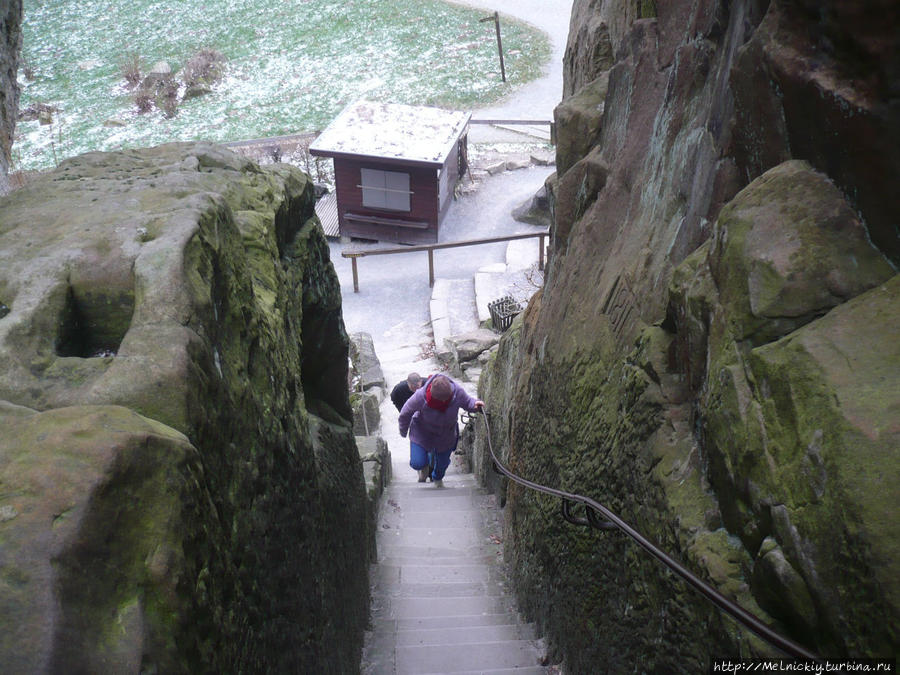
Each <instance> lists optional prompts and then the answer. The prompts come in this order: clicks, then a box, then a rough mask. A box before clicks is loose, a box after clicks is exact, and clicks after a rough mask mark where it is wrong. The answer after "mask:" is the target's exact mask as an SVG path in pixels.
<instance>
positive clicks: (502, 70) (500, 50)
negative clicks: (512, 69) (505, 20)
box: [494, 12, 506, 82]
mask: <svg viewBox="0 0 900 675" xmlns="http://www.w3.org/2000/svg"><path fill="white" fill-rule="evenodd" d="M494 27H495V28H496V29H497V52H498V53H499V54H500V77H502V78H503V81H504V82H506V67H505V66H504V65H503V42H501V40H500V12H494Z"/></svg>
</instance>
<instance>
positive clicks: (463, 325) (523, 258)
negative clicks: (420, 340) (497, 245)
mask: <svg viewBox="0 0 900 675" xmlns="http://www.w3.org/2000/svg"><path fill="white" fill-rule="evenodd" d="M537 260H538V239H518V240H514V241H511V242H509V244H508V245H507V247H506V262H501V263H495V264H493V265H487V266H485V267H482V268H481V269H480V270H478V272H476V274H475V277H474V278H473V279H435V282H434V288H433V289H432V293H431V327H432V331H433V333H434V345H435V351H436V352H440V351H441V350H442V349H443V348H444V340H445V339H446V338H449V337H453V336H457V335H462V334H463V333H468V332H470V331H473V330H475V329H476V328H478V327H479V326H485V325H489V323H488V322H489V321H490V318H491V316H490V312H489V310H488V304H489V303H490V302H492V301H494V300H496V299H498V298H501V297H503V296H507V295H508V296H511V297H513V298H514V299H515V300H518V301H519V302H520V303H521V304H522V305H524V304H525V303H526V302H527V301H528V299H529V298H530V297H531V296H532V295H533V294H534V293H535V291H537V289H538V287H539V285H540V284H542V283H543V272H540V271H538V270H537Z"/></svg>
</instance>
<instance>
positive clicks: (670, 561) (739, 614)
mask: <svg viewBox="0 0 900 675" xmlns="http://www.w3.org/2000/svg"><path fill="white" fill-rule="evenodd" d="M482 412H483V414H482V418H483V419H484V428H485V434H486V436H487V447H488V451H489V452H490V455H491V462H492V463H493V467H494V471H496V472H497V473H501V474H503V475H504V476H506V477H507V478H509V479H510V480H511V481H513V482H515V483H518V484H519V485H523V486H525V487H527V488H529V489H531V490H536V491H538V492H543V493H544V494H548V495H552V496H554V497H559V498H560V499H561V500H562V517H563V518H564V519H565V520H566V521H568V522H570V523H572V524H573V525H584V526H587V527H592V528H594V529H597V530H606V531H608V530H621V531H622V532H624V533H625V534H627V535H628V536H629V537H631V538H632V539H633V540H634V541H636V542H637V543H638V545H640V546H641V547H642V548H643V549H644V550H645V551H647V552H648V553H649V554H650V555H652V556H653V557H654V558H656V559H657V560H658V561H659V562H661V563H662V564H664V565H665V566H666V567H668V568H669V569H670V570H672V571H673V572H675V574H677V575H678V576H680V577H681V578H682V579H684V581H686V582H687V583H688V585H690V586H691V587H692V588H693V589H694V590H695V591H697V592H698V593H700V594H701V595H702V596H704V597H705V598H706V599H707V600H709V601H710V602H711V603H713V604H714V605H715V606H716V607H718V608H719V609H720V610H722V611H723V612H725V613H726V614H728V615H730V616H731V617H732V618H734V619H735V620H736V621H737V622H738V623H740V624H741V625H742V626H744V627H746V628H748V629H749V630H751V631H752V632H753V633H755V634H756V635H758V636H759V637H760V638H762V639H763V640H765V641H766V642H768V643H769V644H771V645H772V646H774V647H776V648H777V649H779V650H781V651H782V652H784V653H785V654H787V655H789V656H792V657H794V658H798V659H807V660H813V661H820V660H821V659H820V658H819V657H818V656H816V655H815V654H814V653H812V652H811V651H809V650H807V649H806V648H805V647H803V646H801V645H799V644H797V643H796V642H793V641H792V640H789V639H788V638H786V637H784V636H783V635H779V634H778V633H776V632H775V631H774V630H772V629H771V628H770V627H769V626H768V625H766V624H765V623H764V622H763V621H762V619H760V618H759V617H758V616H756V615H755V614H753V613H751V612H748V611H747V610H746V609H744V608H743V607H741V606H740V605H738V604H737V603H735V602H734V601H733V600H730V599H728V598H726V597H725V596H724V595H722V594H721V593H720V592H719V591H717V590H716V589H715V588H713V587H712V586H710V585H709V584H708V583H706V582H705V581H703V580H702V579H701V578H700V577H698V576H697V575H696V574H694V573H693V572H691V571H690V570H689V569H687V568H686V567H685V566H684V565H682V564H681V563H680V562H678V561H677V560H675V559H674V558H672V557H671V556H670V555H668V554H667V553H665V552H664V551H662V550H660V549H659V548H658V547H657V546H655V545H654V544H653V543H652V542H651V541H650V540H648V539H647V538H646V537H645V536H643V535H642V534H641V533H640V532H638V531H637V530H635V529H634V528H633V527H631V526H630V525H629V524H628V523H626V522H625V521H624V520H622V519H621V518H619V516H617V515H616V514H615V513H613V512H612V511H610V510H609V509H608V508H606V507H605V506H603V505H602V504H600V503H598V502H596V501H594V500H593V499H591V498H590V497H584V496H582V495H577V494H572V493H569V492H564V491H563V490H557V489H554V488H551V487H547V486H546V485H540V484H539V483H535V482H532V481H530V480H528V479H526V478H522V477H521V476H518V475H516V474H514V473H513V472H512V471H510V470H509V469H507V468H506V467H505V466H503V464H502V463H501V462H500V460H499V458H498V457H497V455H495V454H494V447H493V444H492V442H491V427H490V422H489V421H488V415H487V413H486V412H484V411H482ZM470 419H471V418H470ZM577 504H582V505H584V510H585V517H578V516H576V515H574V514H573V512H572V507H573V506H574V505H577ZM598 514H600V515H599V516H598ZM600 516H602V518H601V517H600ZM604 519H605V520H604Z"/></svg>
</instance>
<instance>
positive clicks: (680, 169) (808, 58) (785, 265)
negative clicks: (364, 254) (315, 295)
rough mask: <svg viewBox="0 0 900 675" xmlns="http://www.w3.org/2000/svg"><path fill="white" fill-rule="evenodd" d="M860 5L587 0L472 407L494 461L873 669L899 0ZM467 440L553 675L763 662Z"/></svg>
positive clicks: (898, 373) (887, 551)
mask: <svg viewBox="0 0 900 675" xmlns="http://www.w3.org/2000/svg"><path fill="white" fill-rule="evenodd" d="M859 7H860V6H859V5H858V4H857V3H849V2H840V1H836V2H829V3H825V4H824V5H823V4H822V3H810V2H793V1H790V0H773V1H772V2H756V1H755V0H738V1H737V2H724V1H721V0H700V1H699V2H687V1H684V2H682V1H681V0H675V1H673V2H655V3H654V2H640V3H635V2H630V1H629V2H625V1H624V0H605V1H603V0H576V2H575V5H574V8H573V22H572V26H571V30H570V36H569V45H568V47H567V50H566V61H565V68H564V72H565V77H566V82H565V86H564V91H565V95H566V98H565V100H564V101H563V102H562V103H561V105H560V106H559V108H558V110H557V123H558V130H557V135H558V139H559V148H558V156H557V169H558V171H557V175H556V176H555V177H554V178H552V179H551V180H550V181H548V188H549V190H550V193H551V203H552V207H553V216H554V225H553V228H552V239H553V241H552V244H551V247H552V251H551V259H550V264H549V267H548V271H547V276H546V284H545V288H544V289H543V290H542V291H541V292H539V293H538V294H537V295H535V297H534V298H533V299H532V301H531V303H530V304H529V306H528V308H527V309H526V311H525V312H524V313H523V314H522V315H520V317H519V318H518V319H517V320H516V322H515V324H514V325H513V327H512V329H511V330H510V331H508V332H507V333H506V334H505V335H504V337H503V339H502V341H501V344H500V348H499V350H498V352H497V355H496V357H495V358H494V360H493V362H492V365H491V367H490V368H489V369H488V370H487V371H486V376H485V377H483V378H482V381H481V385H480V394H481V397H482V398H484V399H485V400H486V401H487V403H488V407H489V409H491V410H492V411H493V414H492V421H493V425H492V440H493V444H494V447H495V449H496V450H497V451H498V452H499V453H500V454H501V456H502V458H503V459H504V460H505V461H506V462H508V465H509V466H510V467H511V468H512V470H514V471H517V472H519V473H521V474H523V475H524V476H526V477H527V478H530V479H531V480H536V481H539V482H541V483H544V484H547V485H550V486H552V487H556V488H559V489H563V490H566V491H568V492H574V493H579V494H583V495H586V496H589V497H591V498H593V499H595V500H597V501H599V502H601V503H603V504H606V505H607V506H608V507H609V508H611V509H612V510H613V511H615V512H617V513H618V514H619V515H621V516H622V517H623V518H625V519H626V520H627V521H629V522H631V523H632V524H633V525H634V526H635V527H636V528H637V529H638V530H639V531H641V532H642V533H643V534H645V535H646V536H648V537H649V538H650V539H651V540H653V541H654V542H656V543H657V545H659V546H660V547H662V548H663V549H665V550H667V551H669V552H670V553H672V554H674V555H675V556H676V557H678V558H680V559H681V560H683V561H684V562H685V564H687V565H688V566H689V567H690V568H691V569H692V570H694V571H695V572H696V573H697V574H699V575H700V576H701V577H704V578H705V579H707V580H709V581H710V582H711V583H713V584H714V585H715V586H716V587H718V589H719V590H720V591H721V592H723V593H724V594H725V595H727V596H729V597H731V598H733V599H735V600H736V601H738V602H739V603H740V604H741V605H742V606H744V607H745V608H746V609H748V610H750V611H752V612H753V613H755V614H757V615H758V616H760V617H761V618H763V620H765V621H767V622H769V623H770V624H771V625H772V626H773V627H774V628H775V629H776V630H778V631H779V632H781V633H783V634H784V635H786V636H788V637H789V638H791V639H793V640H795V641H797V642H799V643H801V644H803V645H805V646H806V647H807V648H808V649H810V650H812V651H814V652H818V653H821V654H825V655H832V656H846V655H854V656H864V655H880V656H889V655H893V654H896V652H897V648H898V643H900V621H898V618H900V585H898V581H897V580H898V579H900V576H898V574H897V569H896V562H895V561H896V557H897V549H898V547H900V530H898V527H897V523H896V518H894V517H892V515H891V514H892V512H893V510H894V509H895V506H896V504H897V503H898V498H900V494H898V492H897V490H898V488H897V485H898V482H900V454H898V449H900V427H898V425H897V420H898V419H900V415H898V412H900V384H898V383H900V352H898V341H897V339H896V335H897V326H898V325H900V315H898V310H897V307H898V306H900V305H898V296H897V294H898V289H900V286H898V277H897V267H896V265H897V264H898V262H900V239H898V236H897V230H896V223H897V222H898V220H900V214H898V211H897V200H896V199H893V197H892V193H891V187H890V186H891V183H892V182H896V177H897V176H898V175H900V170H898V166H900V165H898V162H900V135H898V129H900V127H898V121H900V116H898V115H897V101H898V98H897V87H898V86H900V69H898V63H900V61H898V59H900V49H898V47H900V29H898V28H900V26H898V12H900V8H898V6H897V5H896V3H891V2H887V0H884V1H883V2H877V3H870V4H868V5H867V6H866V7H867V9H866V10H865V11H862V10H860V9H859ZM797 160H802V161H797ZM475 446H476V447H475V456H474V458H473V466H474V467H475V468H476V470H477V471H478V472H479V473H480V474H482V476H483V479H484V480H485V481H486V482H487V483H488V484H491V485H495V486H496V487H497V488H498V489H501V490H504V493H505V499H506V504H507V509H508V514H507V517H506V526H507V528H508V531H507V533H506V538H505V542H506V553H507V555H508V556H509V557H510V558H511V563H512V564H511V568H512V570H513V575H514V582H515V585H516V587H517V589H518V590H519V597H520V600H521V601H522V603H523V604H524V607H525V609H526V612H527V613H528V614H529V615H530V617H531V618H533V619H535V620H536V621H537V622H538V623H539V624H540V625H541V626H542V628H543V629H544V630H545V631H546V632H547V634H548V637H549V638H550V640H551V642H552V643H553V644H554V645H555V648H556V651H557V656H558V657H559V658H561V659H562V660H564V661H565V663H566V666H567V669H569V670H571V672H594V669H595V667H596V664H598V663H603V664H605V667H606V669H607V670H608V671H609V672H685V673H694V672H703V671H705V670H706V668H707V667H708V662H709V659H710V658H711V657H712V656H722V655H725V654H731V655H745V656H749V655H758V654H775V653H777V652H775V651H774V649H773V648H772V647H770V646H768V645H767V644H766V643H764V642H762V641H761V640H760V639H758V638H757V637H756V636H755V635H753V634H752V633H750V632H749V631H747V630H745V629H742V628H738V627H737V626H736V624H735V623H734V622H733V621H732V620H731V619H724V618H722V616H721V614H720V613H719V612H718V611H717V610H715V609H713V608H712V606H711V605H709V604H708V603H706V602H705V601H704V600H703V599H702V598H701V597H699V596H698V595H697V594H695V593H694V592H692V591H691V590H690V589H688V588H687V587H686V586H685V585H684V584H682V583H681V582H680V581H678V580H677V579H675V578H673V576H672V575H671V574H669V573H667V572H666V571H665V570H664V569H663V568H661V566H660V565H659V563H657V562H656V561H655V560H653V559H651V558H650V557H649V556H647V555H646V554H645V553H644V552H643V551H642V550H640V549H638V548H637V547H636V546H635V545H634V544H633V543H630V542H629V541H628V540H626V539H625V538H624V537H623V536H622V535H621V534H614V533H603V534H598V533H595V532H590V531H586V530H581V529H578V528H573V527H572V526H570V525H567V524H565V523H564V522H563V521H562V520H561V519H560V518H559V515H558V512H559V504H558V500H554V499H551V498H549V497H542V496H537V495H535V494H534V493H532V492H527V491H525V490H524V489H522V488H520V487H518V486H514V485H512V484H510V485H509V486H506V485H505V481H502V482H500V481H498V480H497V479H496V478H495V477H490V472H489V465H490V463H489V462H488V461H486V459H485V458H484V455H483V453H484V439H483V432H481V433H480V435H479V437H478V438H476V440H475Z"/></svg>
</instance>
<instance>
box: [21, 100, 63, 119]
mask: <svg viewBox="0 0 900 675" xmlns="http://www.w3.org/2000/svg"><path fill="white" fill-rule="evenodd" d="M58 112H59V108H57V107H56V106H52V105H50V104H49V103H41V102H40V101H35V102H34V103H31V104H29V105H28V106H27V107H25V108H22V109H21V110H20V111H19V114H18V116H17V117H18V120H19V121H20V122H31V121H33V120H41V119H52V118H53V114H54V113H58Z"/></svg>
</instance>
